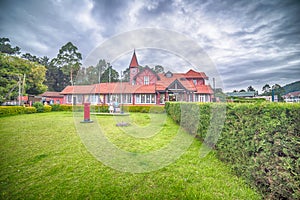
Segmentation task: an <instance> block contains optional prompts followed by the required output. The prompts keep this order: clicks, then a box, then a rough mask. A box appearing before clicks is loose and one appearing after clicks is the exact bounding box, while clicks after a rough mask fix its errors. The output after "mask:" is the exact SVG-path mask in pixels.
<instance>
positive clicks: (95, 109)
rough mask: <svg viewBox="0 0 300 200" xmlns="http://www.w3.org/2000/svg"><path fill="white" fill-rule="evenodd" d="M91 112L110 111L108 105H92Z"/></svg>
mask: <svg viewBox="0 0 300 200" xmlns="http://www.w3.org/2000/svg"><path fill="white" fill-rule="evenodd" d="M91 112H97V113H108V106H107V105H92V106H91Z"/></svg>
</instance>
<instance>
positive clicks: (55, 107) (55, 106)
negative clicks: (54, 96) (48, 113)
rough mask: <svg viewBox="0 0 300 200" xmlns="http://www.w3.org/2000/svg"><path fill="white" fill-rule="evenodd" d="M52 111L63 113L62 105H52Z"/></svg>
mask: <svg viewBox="0 0 300 200" xmlns="http://www.w3.org/2000/svg"><path fill="white" fill-rule="evenodd" d="M51 107H52V111H61V107H60V104H53V105H51Z"/></svg>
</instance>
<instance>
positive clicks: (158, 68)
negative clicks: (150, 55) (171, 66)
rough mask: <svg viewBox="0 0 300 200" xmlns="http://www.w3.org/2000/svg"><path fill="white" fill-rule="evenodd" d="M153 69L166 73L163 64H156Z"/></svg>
mask: <svg viewBox="0 0 300 200" xmlns="http://www.w3.org/2000/svg"><path fill="white" fill-rule="evenodd" d="M152 70H153V71H155V72H156V73H164V71H165V70H164V67H163V66H161V65H156V66H155V67H154V69H152Z"/></svg>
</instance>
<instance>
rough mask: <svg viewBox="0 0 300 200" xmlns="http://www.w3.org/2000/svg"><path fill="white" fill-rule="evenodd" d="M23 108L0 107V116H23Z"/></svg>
mask: <svg viewBox="0 0 300 200" xmlns="http://www.w3.org/2000/svg"><path fill="white" fill-rule="evenodd" d="M24 110H25V108H24V107H23V106H0V116H8V115H17V114H23V113H24Z"/></svg>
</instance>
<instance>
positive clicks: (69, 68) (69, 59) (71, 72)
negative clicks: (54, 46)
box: [53, 42, 82, 85]
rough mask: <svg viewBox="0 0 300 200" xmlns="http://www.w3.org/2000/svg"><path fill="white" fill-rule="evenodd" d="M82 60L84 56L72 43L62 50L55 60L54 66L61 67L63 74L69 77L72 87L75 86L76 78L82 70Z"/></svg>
mask: <svg viewBox="0 0 300 200" xmlns="http://www.w3.org/2000/svg"><path fill="white" fill-rule="evenodd" d="M81 60H82V56H81V53H79V52H78V48H77V47H76V46H74V45H73V44H72V42H68V43H67V44H65V45H64V46H62V47H61V48H60V50H59V53H58V54H57V57H56V58H54V59H53V64H54V65H55V66H57V67H59V68H60V69H61V71H62V72H63V74H65V75H68V76H69V81H70V83H71V85H74V77H76V75H77V73H78V71H79V69H80V66H81V62H80V61H81Z"/></svg>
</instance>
